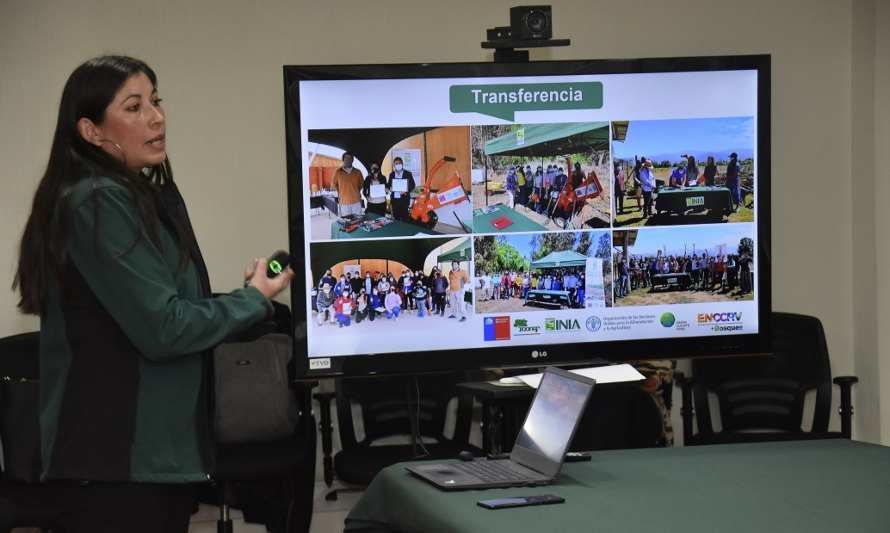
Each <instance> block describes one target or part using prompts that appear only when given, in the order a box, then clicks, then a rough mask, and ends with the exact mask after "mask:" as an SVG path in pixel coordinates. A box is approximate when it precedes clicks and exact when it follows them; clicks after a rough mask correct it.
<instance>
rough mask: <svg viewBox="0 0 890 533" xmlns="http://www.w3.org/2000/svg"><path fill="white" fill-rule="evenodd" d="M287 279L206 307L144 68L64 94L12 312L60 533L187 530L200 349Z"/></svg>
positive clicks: (237, 327) (258, 312)
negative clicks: (29, 333) (34, 338)
mask: <svg viewBox="0 0 890 533" xmlns="http://www.w3.org/2000/svg"><path fill="white" fill-rule="evenodd" d="M292 277H293V272H292V271H291V270H290V269H287V270H286V271H285V272H283V273H282V274H281V275H279V276H278V277H276V278H274V279H269V278H267V277H266V262H265V260H264V259H255V260H254V261H253V264H252V266H251V267H250V268H249V269H248V271H247V272H246V273H245V278H246V280H247V281H248V283H247V286H246V287H245V288H243V289H238V290H236V291H234V292H232V293H230V294H227V295H224V296H220V297H218V298H213V297H211V292H210V286H209V281H208V275H207V268H206V266H205V264H204V260H203V259H202V257H201V252H200V249H199V248H198V245H197V242H196V241H195V236H194V233H193V231H192V227H191V224H190V222H189V217H188V213H187V211H186V208H185V204H184V202H183V200H182V197H181V196H180V194H179V191H178V190H177V188H176V185H175V184H174V183H173V173H172V170H171V166H170V161H169V159H168V158H167V152H166V116H165V113H164V110H163V108H162V107H161V99H160V98H159V96H158V83H157V77H156V75H155V73H154V71H153V70H152V69H151V68H149V67H148V65H146V64H145V63H143V62H142V61H139V60H136V59H133V58H129V57H123V56H104V57H99V58H96V59H92V60H90V61H87V62H86V63H84V64H82V65H81V66H79V67H78V68H77V69H76V70H75V71H74V72H73V73H72V74H71V76H70V77H69V78H68V81H67V82H66V84H65V88H64V90H63V92H62V99H61V104H60V107H59V114H58V120H57V124H56V130H55V135H54V137H53V142H52V147H51V149H50V155H49V162H48V164H47V167H46V172H45V174H44V175H43V178H42V179H41V181H40V183H39V185H38V187H37V192H36V194H35V196H34V201H33V205H32V209H31V213H30V216H29V218H28V222H27V225H26V227H25V231H24V235H23V237H22V241H21V248H20V254H19V264H18V270H17V273H16V277H15V281H14V285H13V286H14V288H17V289H18V290H19V291H20V293H21V300H20V302H19V308H20V309H21V310H22V311H23V312H25V313H32V314H36V315H39V316H40V380H41V381H40V387H41V390H40V411H41V416H40V423H41V440H42V446H41V448H42V466H43V474H42V477H43V479H44V480H46V481H53V480H61V481H59V482H57V483H50V485H49V486H53V487H55V490H58V491H60V492H61V494H60V495H59V496H58V498H56V501H58V502H60V503H61V505H63V507H64V508H65V509H64V513H63V516H64V517H65V523H63V524H60V527H61V528H62V529H64V530H65V531H69V532H72V531H73V532H81V531H84V532H86V531H90V532H94V533H95V532H104V531H131V532H134V531H146V532H148V531H152V532H157V531H165V532H185V531H187V530H188V522H189V516H190V514H191V510H192V508H193V502H194V491H193V489H192V485H190V484H191V483H194V482H201V481H206V480H207V479H208V477H209V476H208V473H209V472H211V471H212V467H213V461H212V450H213V445H214V442H213V437H212V431H211V427H210V411H209V408H208V406H209V405H210V403H209V385H210V384H209V383H208V382H207V380H206V379H205V377H206V376H207V374H208V370H209V364H210V350H211V349H212V348H213V347H214V346H216V345H217V344H219V343H221V342H222V341H223V340H224V339H226V338H227V337H229V336H230V335H232V334H234V333H237V332H239V331H242V330H244V329H246V328H248V327H250V326H251V325H253V324H255V323H257V322H260V321H262V320H264V318H265V317H267V316H269V315H270V314H271V313H272V306H271V304H270V302H269V299H270V298H272V297H274V296H275V295H277V294H278V293H280V292H281V291H282V290H284V289H285V288H286V287H287V286H288V284H289V283H290V281H291V278H292Z"/></svg>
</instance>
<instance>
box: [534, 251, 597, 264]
mask: <svg viewBox="0 0 890 533" xmlns="http://www.w3.org/2000/svg"><path fill="white" fill-rule="evenodd" d="M586 264H587V257H585V256H583V255H581V254H579V253H578V252H575V251H573V250H562V251H559V252H551V253H549V254H547V255H546V256H545V257H542V258H540V259H538V260H537V261H532V263H531V267H532V268H561V267H583V266H585V265H586Z"/></svg>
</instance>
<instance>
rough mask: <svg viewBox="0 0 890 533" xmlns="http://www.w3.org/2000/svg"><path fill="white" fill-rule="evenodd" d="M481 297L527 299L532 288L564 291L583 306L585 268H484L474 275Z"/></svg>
mask: <svg viewBox="0 0 890 533" xmlns="http://www.w3.org/2000/svg"><path fill="white" fill-rule="evenodd" d="M477 283H478V284H479V289H480V292H481V299H482V300H484V301H491V300H509V299H511V298H519V299H522V300H527V299H528V293H529V291H532V290H546V291H567V292H568V293H569V302H570V306H571V307H573V308H578V307H583V306H584V288H585V278H584V269H574V268H559V269H547V270H546V271H542V272H537V271H532V272H525V271H520V272H515V271H512V272H507V271H504V272H500V273H498V272H486V273H482V274H479V275H478V276H477Z"/></svg>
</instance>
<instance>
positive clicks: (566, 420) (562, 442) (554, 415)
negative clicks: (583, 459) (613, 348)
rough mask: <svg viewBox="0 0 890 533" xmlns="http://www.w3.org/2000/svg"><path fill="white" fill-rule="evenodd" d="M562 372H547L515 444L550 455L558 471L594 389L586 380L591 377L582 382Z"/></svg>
mask: <svg viewBox="0 0 890 533" xmlns="http://www.w3.org/2000/svg"><path fill="white" fill-rule="evenodd" d="M562 374H563V373H559V374H558V373H555V372H552V371H548V372H545V373H544V375H543V377H542V379H541V384H540V385H539V386H538V392H537V394H536V395H535V399H534V401H533V402H532V406H531V408H530V409H529V412H528V415H527V417H526V419H525V423H524V424H523V426H522V431H520V433H519V436H518V437H517V438H516V445H515V446H516V447H518V448H523V451H527V452H531V453H532V454H534V455H537V456H544V457H546V458H547V460H548V461H547V462H549V463H551V465H552V467H555V468H554V470H556V471H558V470H559V467H560V465H561V464H562V459H563V456H564V455H565V452H566V450H567V449H568V447H569V444H570V441H571V439H572V436H573V435H574V433H575V426H576V425H577V422H578V419H579V418H580V417H581V414H582V411H583V410H584V407H585V406H586V405H587V398H588V396H589V394H590V391H591V389H592V388H593V385H592V383H588V382H585V381H587V380H586V379H584V378H581V379H584V381H581V380H579V379H578V378H579V377H578V376H574V375H572V374H568V375H562ZM514 450H515V448H514ZM517 451H518V450H517ZM523 462H524V461H523ZM536 462H538V461H536ZM548 466H549V465H548ZM552 467H551V468H552ZM548 470H549V469H548ZM556 471H554V472H552V475H555V474H556ZM545 473H548V474H551V472H545Z"/></svg>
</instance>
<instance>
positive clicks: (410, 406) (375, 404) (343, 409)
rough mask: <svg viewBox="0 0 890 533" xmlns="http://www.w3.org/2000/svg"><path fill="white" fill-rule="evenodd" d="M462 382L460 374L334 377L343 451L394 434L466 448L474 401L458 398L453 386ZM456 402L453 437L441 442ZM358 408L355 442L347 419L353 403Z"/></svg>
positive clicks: (470, 398)
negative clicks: (360, 428) (361, 429)
mask: <svg viewBox="0 0 890 533" xmlns="http://www.w3.org/2000/svg"><path fill="white" fill-rule="evenodd" d="M460 381H465V379H463V378H462V377H461V375H460V374H455V373H448V374H432V375H420V376H387V377H369V378H364V377H363V378H338V379H337V380H336V381H335V387H336V389H337V425H338V427H339V431H340V442H341V446H342V447H343V449H344V450H345V449H349V448H352V447H355V446H359V445H370V444H371V443H373V442H374V441H376V440H379V439H381V438H384V437H389V436H394V435H411V434H412V428H413V427H414V426H415V425H416V427H417V431H418V433H419V435H421V436H423V437H432V438H434V439H436V441H438V442H447V441H451V442H455V443H466V442H468V440H469V432H470V423H471V417H472V407H473V400H472V397H470V396H469V395H467V394H458V392H457V390H456V387H455V385H456V384H457V383H458V382H460ZM455 397H456V398H457V399H458V412H457V417H456V420H457V424H456V426H455V430H454V436H453V437H452V438H451V439H448V438H446V437H445V435H444V433H443V430H444V428H445V418H446V415H447V412H448V404H449V402H450V401H451V399H452V398H455ZM353 402H354V403H357V404H358V405H359V406H360V408H361V415H362V425H363V427H364V432H365V437H364V438H363V439H362V441H361V442H359V441H358V440H357V438H356V434H355V424H354V422H353V419H352V403H353Z"/></svg>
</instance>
